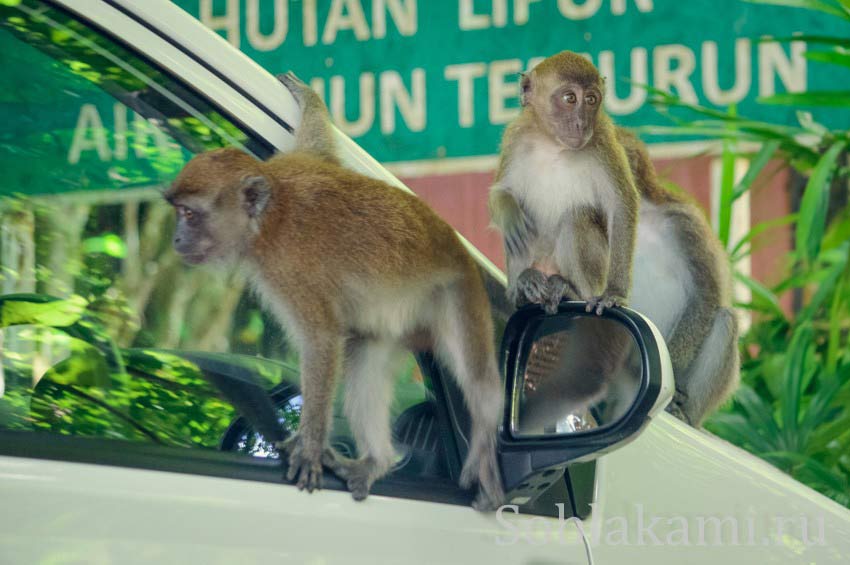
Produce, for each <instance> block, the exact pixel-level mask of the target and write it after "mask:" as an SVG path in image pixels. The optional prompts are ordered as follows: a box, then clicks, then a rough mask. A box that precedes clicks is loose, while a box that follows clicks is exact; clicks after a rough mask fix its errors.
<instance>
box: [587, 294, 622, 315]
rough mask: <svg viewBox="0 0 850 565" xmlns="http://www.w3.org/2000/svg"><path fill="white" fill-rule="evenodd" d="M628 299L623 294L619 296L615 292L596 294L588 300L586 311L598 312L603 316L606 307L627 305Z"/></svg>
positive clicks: (597, 313)
mask: <svg viewBox="0 0 850 565" xmlns="http://www.w3.org/2000/svg"><path fill="white" fill-rule="evenodd" d="M625 305H626V299H625V298H624V297H622V296H617V295H615V294H603V295H602V296H596V297H593V298H591V299H590V300H588V301H587V306H585V308H584V309H585V311H586V312H594V311H595V312H596V315H597V316H601V315H602V312H604V311H605V309H606V308H614V307H616V306H625Z"/></svg>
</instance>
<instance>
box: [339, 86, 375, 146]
mask: <svg viewBox="0 0 850 565" xmlns="http://www.w3.org/2000/svg"><path fill="white" fill-rule="evenodd" d="M359 88H360V90H359V92H358V94H357V97H356V98H355V99H356V100H359V101H360V112H359V115H358V117H357V119H355V120H354V121H349V120H348V118H347V117H346V115H345V78H343V77H341V76H333V77H331V93H330V101H331V105H330V111H331V116H333V119H334V121H335V122H336V124H337V126H339V129H341V130H342V131H344V132H345V133H347V134H348V135H350V136H351V137H359V136H361V135H363V134H364V133H366V132H367V131H369V130H370V129H372V124H374V123H375V75H374V74H372V73H362V74H361V75H360V80H359Z"/></svg>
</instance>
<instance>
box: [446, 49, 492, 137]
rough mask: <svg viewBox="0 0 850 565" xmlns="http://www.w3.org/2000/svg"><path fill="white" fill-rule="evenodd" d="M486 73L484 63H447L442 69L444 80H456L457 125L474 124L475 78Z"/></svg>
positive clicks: (466, 126)
mask: <svg viewBox="0 0 850 565" xmlns="http://www.w3.org/2000/svg"><path fill="white" fill-rule="evenodd" d="M486 73H487V65H486V64H485V63H464V64H463V65H449V66H447V67H446V68H445V69H444V71H443V76H444V77H445V79H446V80H456V81H457V115H458V125H459V126H460V127H462V128H468V127H472V126H473V125H475V84H474V81H475V79H477V78H481V77H483V76H484V75H485V74H486Z"/></svg>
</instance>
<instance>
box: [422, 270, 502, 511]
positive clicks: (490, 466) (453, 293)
mask: <svg viewBox="0 0 850 565" xmlns="http://www.w3.org/2000/svg"><path fill="white" fill-rule="evenodd" d="M440 306H441V307H440V308H438V310H437V317H436V323H435V327H434V328H433V332H434V338H435V345H436V354H437V357H438V358H439V359H440V360H441V361H442V362H444V363H445V364H446V365H447V366H448V367H449V369H451V371H452V373H453V375H454V377H455V378H456V380H457V383H458V386H459V387H460V389H461V391H462V392H463V396H464V400H465V401H466V405H467V408H468V410H469V413H470V415H471V416H472V429H471V438H470V441H469V450H468V453H467V456H466V461H465V463H464V466H463V469H462V471H461V476H460V484H461V486H463V487H464V488H468V487H470V486H472V484H473V483H478V487H479V490H478V494H477V496H476V498H475V500H474V501H473V507H475V508H476V509H477V510H481V511H487V510H494V509H496V508H497V507H498V506H499V505H500V504H501V503H502V501H503V499H504V492H503V488H502V479H501V476H500V473H499V468H498V464H497V462H496V434H497V431H498V426H499V420H500V418H501V414H502V385H501V380H500V378H499V370H498V367H497V365H496V358H495V353H494V349H493V335H492V333H493V331H492V321H491V320H490V317H489V314H490V308H489V303H488V302H487V296H486V294H485V293H484V289H483V287H481V285H480V284H473V281H460V282H459V283H458V285H457V286H453V287H450V288H449V289H447V291H446V293H445V295H444V297H443V299H442V300H441V301H440Z"/></svg>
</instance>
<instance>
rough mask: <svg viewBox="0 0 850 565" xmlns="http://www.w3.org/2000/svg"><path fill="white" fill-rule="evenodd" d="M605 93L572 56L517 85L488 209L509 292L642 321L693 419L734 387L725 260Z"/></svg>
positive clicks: (583, 62)
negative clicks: (664, 349) (630, 312)
mask: <svg viewBox="0 0 850 565" xmlns="http://www.w3.org/2000/svg"><path fill="white" fill-rule="evenodd" d="M604 93H605V84H604V81H603V79H602V78H601V77H600V75H599V72H598V70H597V69H596V67H595V66H593V64H592V63H591V62H589V61H588V60H587V59H585V58H584V57H582V56H580V55H578V54H576V53H572V52H569V51H564V52H561V53H558V54H557V55H553V56H551V57H549V58H547V59H545V60H544V61H542V62H541V63H540V64H538V65H537V66H536V67H535V68H534V69H532V70H531V71H530V72H529V73H528V74H525V75H523V77H522V80H521V95H520V96H521V105H522V112H521V113H520V115H519V117H518V118H516V120H514V121H513V122H512V123H511V124H510V125H509V126H508V128H507V129H506V131H505V134H504V137H503V140H502V149H501V155H500V159H499V168H498V171H497V173H496V179H495V183H494V185H493V187H492V189H491V192H490V201H489V204H490V213H491V217H492V220H493V223H494V224H495V225H496V226H497V227H498V228H499V229H500V230H501V231H502V233H503V235H504V238H505V253H506V257H507V270H508V285H509V288H508V292H509V296H510V297H511V299H513V300H514V301H515V302H516V303H517V304H522V303H525V302H534V303H539V304H542V305H543V306H544V307H545V308H546V309H547V310H549V311H554V310H555V309H556V308H557V305H558V303H559V302H560V300H561V299H562V298H564V297H567V298H570V299H575V300H584V301H587V303H588V310H589V311H590V310H595V311H597V312H601V311H602V310H603V309H604V308H608V307H612V306H615V305H629V306H631V307H632V308H634V309H635V310H638V311H639V312H641V313H643V314H645V315H646V316H647V317H648V318H649V319H650V320H652V321H653V322H654V323H655V325H656V326H657V327H658V328H659V330H660V331H661V333H662V335H663V336H664V338H665V340H666V341H667V345H668V348H669V351H670V357H671V361H672V364H673V372H674V375H675V380H676V394H675V395H674V398H673V401H672V403H671V404H670V406H669V407H668V410H669V411H670V412H671V413H673V414H675V415H676V416H678V417H679V418H681V419H682V420H684V421H686V422H689V423H691V424H693V425H699V424H700V423H701V422H702V420H703V419H704V418H705V416H706V415H707V414H708V413H709V412H710V411H712V410H713V409H715V408H716V407H717V406H718V405H719V404H720V403H721V402H723V400H724V399H725V398H727V397H728V396H729V394H730V393H731V392H732V390H734V388H735V386H736V385H737V382H738V372H739V362H738V350H737V341H738V340H737V336H738V333H737V332H738V330H737V324H736V320H735V315H734V312H733V311H732V307H731V303H732V299H731V277H730V274H729V265H728V259H727V258H726V255H725V251H724V250H723V248H722V246H721V245H720V242H719V241H718V239H717V238H716V237H715V236H714V234H713V232H712V231H711V228H710V226H709V225H708V222H707V221H706V218H705V217H704V215H703V214H702V212H701V211H700V210H699V208H698V207H697V206H696V205H695V204H694V203H693V202H692V201H691V200H690V199H688V198H687V197H685V196H683V195H680V194H676V193H673V192H671V191H669V190H667V189H665V188H664V187H662V186H661V184H660V183H659V182H658V179H657V177H656V174H655V170H654V168H653V166H652V163H651V161H650V160H649V156H648V155H647V153H646V149H645V148H644V146H643V145H642V144H641V142H640V141H639V140H638V139H637V138H636V137H635V136H634V135H632V134H631V133H629V132H627V131H626V130H624V129H622V128H618V127H616V126H614V124H613V123H612V121H611V119H610V118H609V117H608V116H607V115H606V113H605V111H604V110H603V109H602V102H603V97H604Z"/></svg>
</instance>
